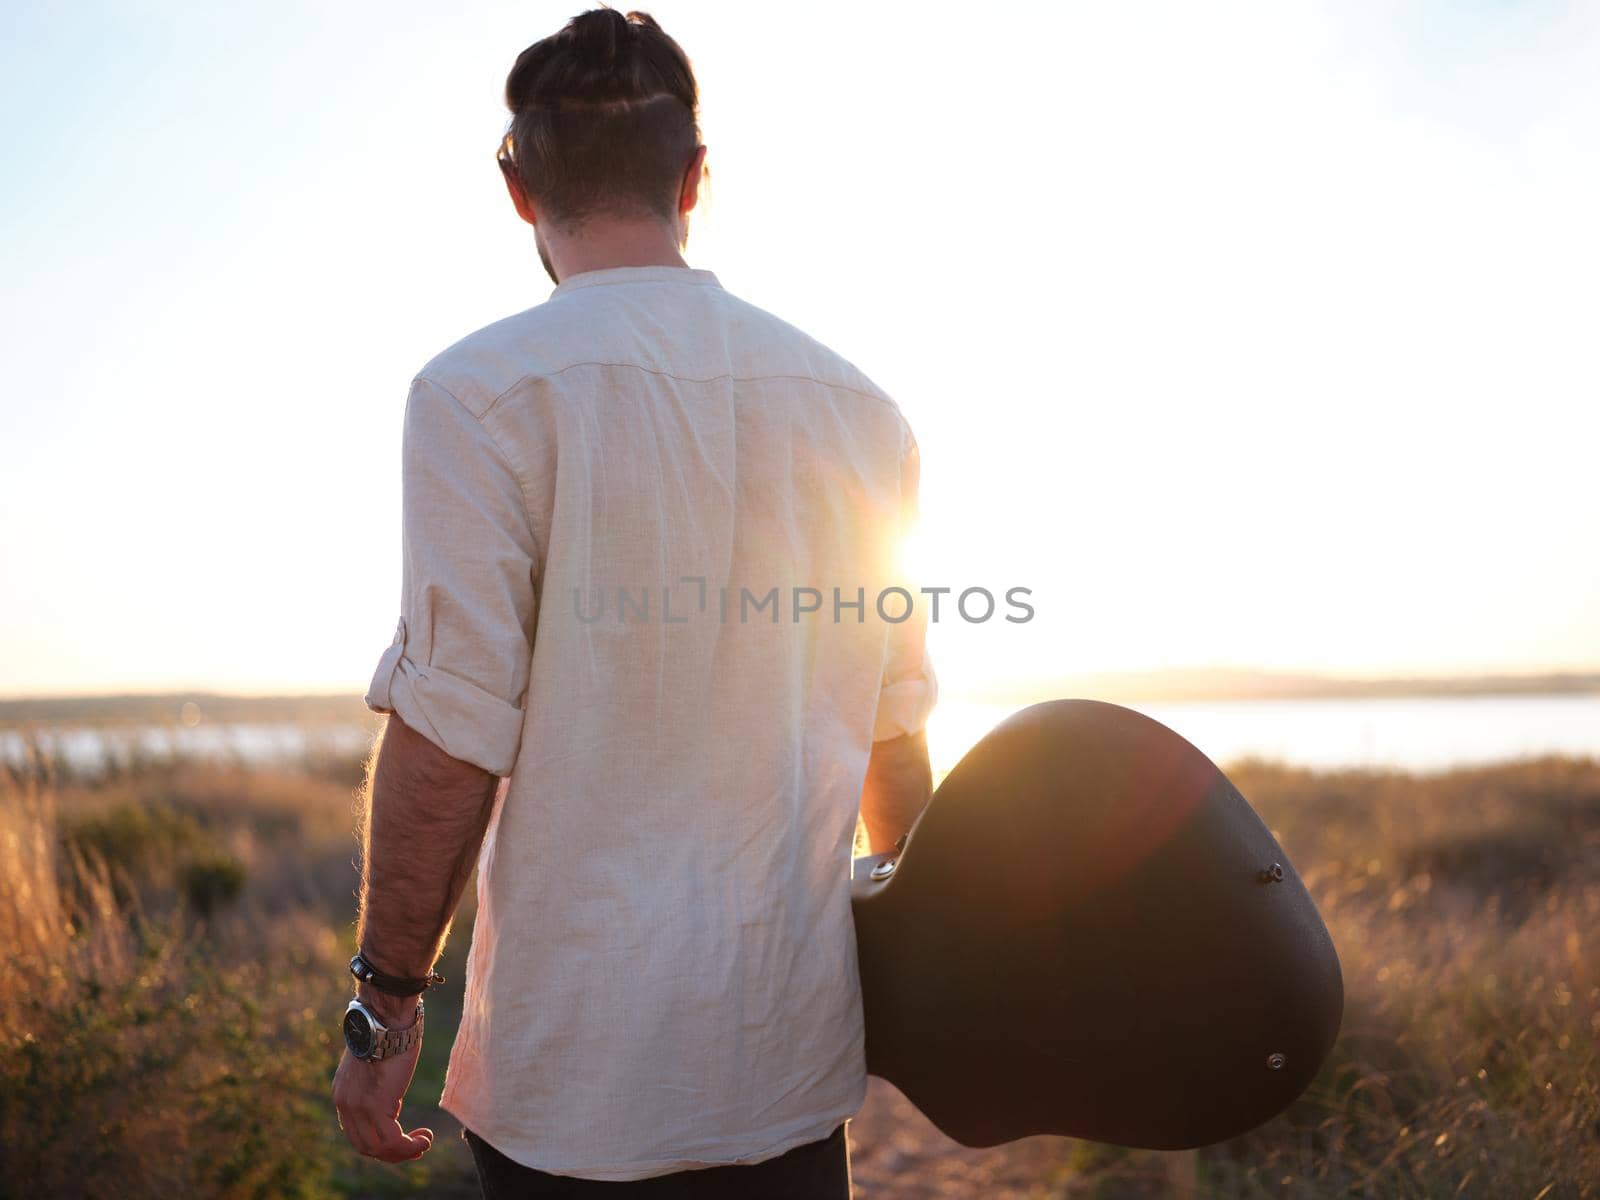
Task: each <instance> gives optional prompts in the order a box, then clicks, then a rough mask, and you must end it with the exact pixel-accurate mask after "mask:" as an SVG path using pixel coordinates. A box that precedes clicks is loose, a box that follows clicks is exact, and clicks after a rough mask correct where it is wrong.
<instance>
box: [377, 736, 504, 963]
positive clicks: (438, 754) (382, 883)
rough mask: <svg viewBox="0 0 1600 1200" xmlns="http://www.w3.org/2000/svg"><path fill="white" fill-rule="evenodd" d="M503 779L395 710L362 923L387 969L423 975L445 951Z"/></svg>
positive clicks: (382, 749) (381, 768)
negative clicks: (454, 753)
mask: <svg viewBox="0 0 1600 1200" xmlns="http://www.w3.org/2000/svg"><path fill="white" fill-rule="evenodd" d="M498 784H499V780H498V779H496V778H495V776H493V775H491V774H490V773H489V772H487V771H485V770H483V769H481V768H479V767H476V766H474V765H472V764H471V763H464V762H461V761H460V760H458V759H454V758H451V757H450V756H449V755H447V754H446V753H445V752H444V751H442V750H440V749H439V748H438V747H437V746H435V745H434V744H433V743H432V742H430V741H429V740H428V739H427V738H425V737H423V736H422V735H421V734H420V733H418V732H416V730H414V729H411V728H410V727H409V726H407V725H406V724H405V723H404V722H403V721H401V720H400V718H399V717H396V716H391V717H390V718H389V721H388V726H387V728H385V730H384V732H383V736H382V740H381V743H380V745H379V748H378V751H377V753H376V755H375V758H374V761H373V768H372V772H371V776H370V779H369V781H368V786H367V791H366V801H367V805H366V808H367V819H366V821H365V822H364V826H365V837H364V845H363V853H362V872H361V913H360V920H359V925H358V929H357V937H358V939H359V941H360V944H361V946H362V948H363V950H364V951H365V952H366V954H367V956H368V957H369V958H370V959H371V960H372V963H373V965H374V966H375V967H377V968H378V970H380V971H382V972H383V973H384V974H386V975H402V976H407V977H412V978H415V977H420V976H422V975H425V974H427V972H428V971H429V969H430V968H431V967H432V966H433V963H434V961H435V960H436V959H437V958H438V956H439V950H440V947H441V945H442V944H443V942H444V937H445V933H446V932H447V931H448V929H449V927H450V920H451V917H452V916H453V915H454V914H455V910H456V906H457V905H458V904H459V903H460V901H461V893H462V892H463V891H464V890H465V888H466V885H467V880H468V879H469V878H471V876H472V867H473V864H474V863H475V862H476V860H477V856H478V851H479V849H480V847H481V846H482V845H483V836H484V831H485V829H486V828H487V827H488V823H489V815H490V813H491V811H492V809H493V807H494V797H495V790H496V788H497V786H498Z"/></svg>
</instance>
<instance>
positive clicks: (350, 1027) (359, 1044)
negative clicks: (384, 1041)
mask: <svg viewBox="0 0 1600 1200" xmlns="http://www.w3.org/2000/svg"><path fill="white" fill-rule="evenodd" d="M373 1039H374V1034H373V1030H372V1022H371V1021H370V1020H368V1018H367V1014H366V1013H364V1012H362V1011H361V1010H360V1009H359V1008H352V1009H348V1010H347V1011H346V1012H345V1014H344V1044H345V1045H346V1046H349V1047H350V1053H351V1054H354V1055H355V1056H356V1057H357V1058H365V1057H367V1055H369V1054H371V1053H372V1043H373Z"/></svg>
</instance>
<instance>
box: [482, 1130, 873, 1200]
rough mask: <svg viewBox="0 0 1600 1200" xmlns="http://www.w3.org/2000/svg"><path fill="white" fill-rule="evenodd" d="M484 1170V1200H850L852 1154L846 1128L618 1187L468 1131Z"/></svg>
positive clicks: (614, 1183) (615, 1184) (612, 1183)
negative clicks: (744, 1159)
mask: <svg viewBox="0 0 1600 1200" xmlns="http://www.w3.org/2000/svg"><path fill="white" fill-rule="evenodd" d="M465 1134H466V1139H467V1144H468V1145H469V1146H471V1147H472V1160H473V1162H475V1163H476V1164H477V1167H478V1184H479V1186H480V1187H481V1188H482V1189H483V1196H484V1200H545V1198H546V1197H553V1198H559V1200H565V1198H566V1197H569V1196H572V1197H580V1198H582V1197H604V1196H616V1197H628V1198H629V1200H633V1198H634V1197H638V1198H639V1200H646V1198H648V1200H724V1198H726V1200H850V1152H849V1147H848V1146H847V1145H846V1144H845V1137H844V1126H843V1125H841V1126H839V1128H837V1129H835V1130H834V1131H833V1132H832V1133H831V1134H829V1135H828V1136H827V1137H825V1138H823V1139H822V1140H821V1141H818V1142H808V1143H806V1144H805V1145H804V1146H796V1147H795V1148H794V1149H793V1150H789V1151H787V1152H785V1153H783V1154H780V1155H778V1157H777V1158H769V1159H767V1161H766V1162H759V1163H748V1164H745V1163H740V1164H737V1165H732V1166H724V1167H703V1168H700V1169H699V1170H694V1171H676V1172H674V1173H673V1174H671V1175H657V1176H655V1177H654V1178H651V1179H638V1180H633V1181H630V1182H627V1183H616V1182H612V1181H607V1180H601V1179H574V1178H572V1177H571V1176H569V1175H549V1174H546V1173H545V1172H543V1171H536V1170H534V1169H533V1168H532V1167H525V1166H523V1165H522V1164H521V1163H519V1162H513V1161H512V1160H511V1159H509V1158H507V1157H506V1156H505V1155H504V1154H501V1153H500V1151H498V1150H496V1149H495V1148H494V1147H493V1146H491V1145H489V1143H488V1142H486V1141H484V1140H483V1139H482V1138H481V1137H479V1136H478V1135H477V1134H475V1133H473V1132H472V1130H470V1129H468V1130H466V1131H465Z"/></svg>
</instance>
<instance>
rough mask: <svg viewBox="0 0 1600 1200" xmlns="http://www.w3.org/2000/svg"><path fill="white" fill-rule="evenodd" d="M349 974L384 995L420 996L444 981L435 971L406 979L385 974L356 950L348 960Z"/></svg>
mask: <svg viewBox="0 0 1600 1200" xmlns="http://www.w3.org/2000/svg"><path fill="white" fill-rule="evenodd" d="M350 974H352V975H354V976H355V977H356V978H357V979H358V980H360V981H361V982H362V983H364V984H366V985H368V986H369V987H372V988H375V989H376V990H378V991H380V992H382V993H384V994H385V995H386V996H420V995H421V994H422V993H423V992H425V991H427V990H428V989H429V988H431V987H437V986H438V985H439V984H441V983H443V982H444V976H443V975H441V974H439V972H437V971H429V972H428V973H427V974H426V975H424V976H423V977H422V978H421V979H407V978H405V977H404V976H402V975H385V974H384V973H383V972H381V971H379V970H378V969H377V968H376V967H374V966H373V965H372V963H371V962H370V961H369V960H368V959H367V956H366V955H364V954H362V953H361V951H359V950H357V951H356V953H355V957H354V958H352V959H351V960H350Z"/></svg>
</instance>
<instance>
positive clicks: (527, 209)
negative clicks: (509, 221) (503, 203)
mask: <svg viewBox="0 0 1600 1200" xmlns="http://www.w3.org/2000/svg"><path fill="white" fill-rule="evenodd" d="M500 177H501V178H502V179H504V180H505V181H506V191H507V193H509V194H510V196H511V203H512V206H513V207H515V208H516V210H517V216H519V217H521V218H522V219H523V220H524V221H526V222H527V223H528V224H529V225H537V224H538V223H539V220H538V217H537V215H536V214H535V213H534V211H533V201H532V200H530V199H529V198H528V189H527V188H525V187H524V186H523V184H522V176H521V175H519V174H517V169H516V168H515V167H513V166H511V165H510V164H509V163H507V162H504V161H502V162H501V163H500Z"/></svg>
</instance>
